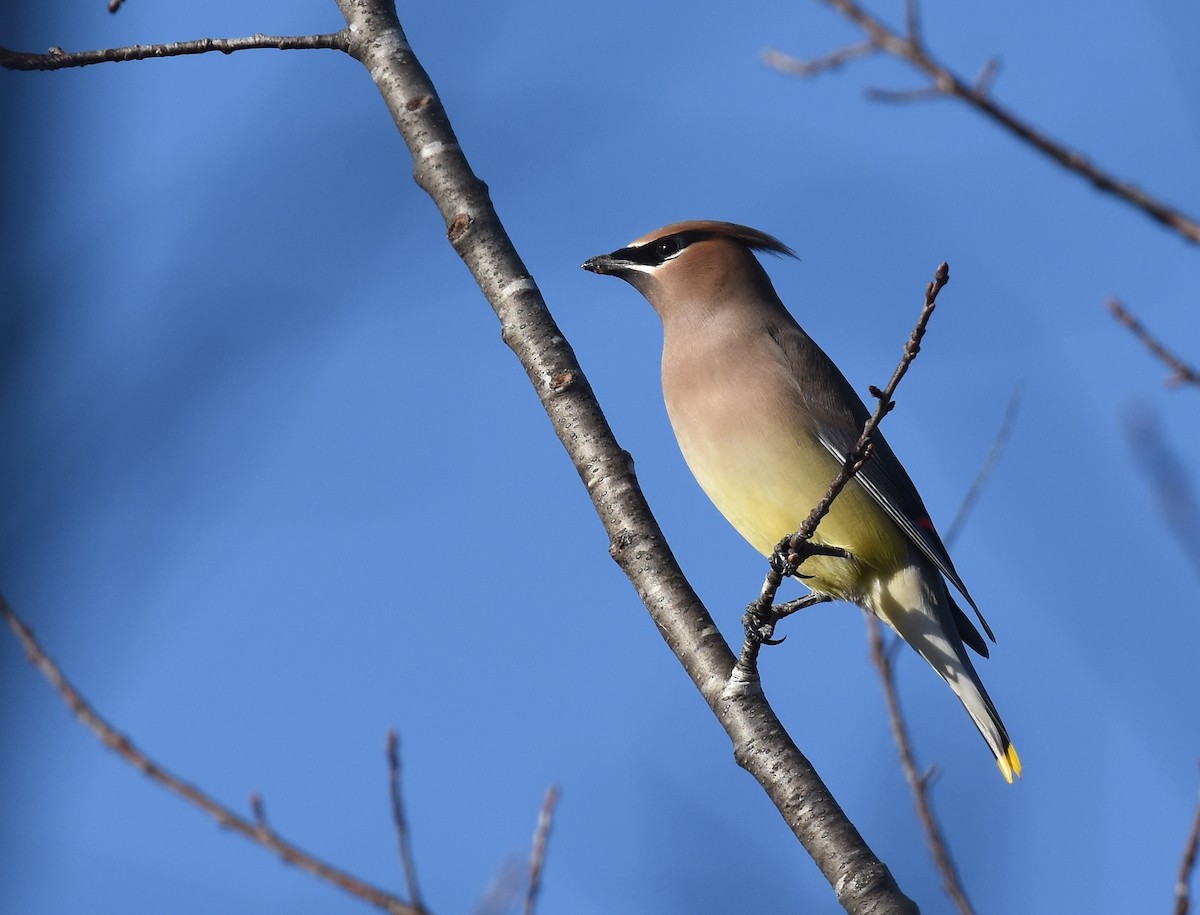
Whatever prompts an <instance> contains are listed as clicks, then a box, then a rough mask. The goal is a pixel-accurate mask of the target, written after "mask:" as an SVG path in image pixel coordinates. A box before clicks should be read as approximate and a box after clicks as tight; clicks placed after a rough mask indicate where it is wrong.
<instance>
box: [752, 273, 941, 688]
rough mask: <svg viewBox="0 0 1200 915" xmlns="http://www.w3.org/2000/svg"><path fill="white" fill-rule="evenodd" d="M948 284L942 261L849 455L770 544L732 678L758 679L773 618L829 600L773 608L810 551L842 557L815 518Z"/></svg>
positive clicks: (850, 468)
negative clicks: (794, 526)
mask: <svg viewBox="0 0 1200 915" xmlns="http://www.w3.org/2000/svg"><path fill="white" fill-rule="evenodd" d="M948 282H950V265H949V264H947V263H945V262H943V263H942V264H941V265H939V266H938V269H937V273H936V274H934V278H933V281H932V282H931V283H929V284H928V285H927V286H926V287H925V305H924V307H923V308H922V309H921V315H920V317H918V318H917V323H916V326H915V327H913V330H912V334H910V335H909V338H908V340H907V341H906V342H905V344H904V352H903V353H902V354H901V356H900V362H899V363H898V364H897V365H896V370H895V371H894V372H892V377H891V380H889V381H888V383H887V387H885V388H884V389H883V390H882V391H881V390H879V388H877V387H875V385H871V387H870V391H871V394H872V396H873V397H875V399H876V401H877V404H876V407H875V412H874V413H872V414H871V416H870V417H869V418H868V419H867V421H866V423H865V424H864V425H863V430H862V433H861V434H860V435H859V436H858V441H857V442H856V443H855V445H854V447H853V448H851V449H850V453H849V454H847V455H846V458H845V460H844V461H843V462H842V469H841V470H840V471H838V474H837V476H836V477H834V478H833V481H832V482H831V483H830V484H829V488H828V489H826V490H825V495H824V496H822V497H821V501H820V502H818V503H817V504H816V506H815V507H814V508H813V510H812V511H811V512H809V514H808V517H807V518H805V519H804V521H803V523H802V524H801V525H800V528H799V530H797V531H796V533H794V534H789V535H788V536H787V537H784V538H783V539H782V540H780V541H779V545H778V546H777V547H776V548H775V555H774V556H773V557H772V559H771V568H770V570H769V571H768V572H767V577H766V580H765V581H764V582H763V586H762V590H761V591H760V592H759V596H758V599H757V600H755V601H754V602H753V603H752V604H751V605H750V606H749V608H747V611H746V619H745V622H746V639H745V641H744V642H743V643H742V650H741V653H740V654H739V655H738V662H737V667H736V669H735V671H734V680H735V681H737V682H754V681H756V680H757V679H758V673H757V664H758V653H759V648H760V646H761V645H763V644H772V639H771V637H772V635H774V632H775V625H776V624H777V623H778V622H779V620H781V619H782V618H783V617H785V616H789V615H791V614H792V613H794V612H795V611H796V610H801V609H804V608H805V607H809V606H811V605H812V604H814V603H819V602H821V601H824V600H828V599H829V598H828V597H825V596H824V595H808V596H806V597H804V598H801V599H800V600H799V601H793V602H792V603H790V604H784V605H782V606H779V607H776V606H774V601H775V594H776V592H777V591H778V590H779V586H780V585H781V584H782V583H783V579H784V578H786V577H787V576H789V575H792V574H794V573H795V572H796V570H797V569H798V568H799V567H800V566H801V565H802V564H803V563H804V560H805V559H808V558H809V557H810V556H815V555H822V556H829V555H836V556H842V555H845V554H844V553H843V552H842V551H841V550H839V549H837V548H836V547H828V546H824V545H822V544H815V543H813V542H812V538H813V535H814V534H815V533H816V531H817V525H818V524H820V523H821V519H822V518H824V517H825V516H826V515H827V514H829V509H830V507H831V506H832V505H833V500H834V499H836V498H837V497H838V495H839V494H840V493H841V491H842V490H843V489H845V488H846V484H847V483H849V482H850V480H851V479H853V478H854V476H855V475H856V474H857V473H858V472H859V471H860V470H861V469H862V467H863V465H864V464H865V463H866V462H867V461H868V460H870V458H871V451H872V443H871V438H872V436H873V435H874V434H875V430H876V429H878V428H879V424H880V423H881V422H883V418H884V417H885V416H887V415H888V413H890V412H891V411H892V409H893V408H894V407H895V406H896V403H895V401H893V400H892V395H894V394H895V393H896V388H897V387H898V386H899V385H900V381H901V379H903V378H904V376H905V374H906V373H907V372H908V367H909V366H910V365H912V362H913V360H914V359H916V358H917V353H919V352H920V351H921V340H922V339H924V337H925V328H926V327H927V326H928V325H929V319H930V318H931V317H933V310H934V309H935V308H936V307H937V297H938V293H939V292H941V291H942V288H943V287H944V286H945V285H946V284H947V283H948Z"/></svg>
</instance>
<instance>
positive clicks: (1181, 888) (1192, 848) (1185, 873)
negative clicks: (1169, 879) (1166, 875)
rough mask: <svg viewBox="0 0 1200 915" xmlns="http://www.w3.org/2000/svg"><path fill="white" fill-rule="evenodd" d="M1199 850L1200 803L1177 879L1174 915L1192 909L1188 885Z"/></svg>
mask: <svg viewBox="0 0 1200 915" xmlns="http://www.w3.org/2000/svg"><path fill="white" fill-rule="evenodd" d="M1198 850H1200V803H1197V805H1196V814H1195V816H1193V817H1192V828H1191V829H1190V830H1189V831H1188V837H1187V841H1186V842H1185V843H1184V846H1183V860H1181V861H1180V862H1179V876H1178V877H1176V878H1175V909H1174V915H1187V913H1188V910H1189V909H1190V908H1191V905H1192V900H1191V894H1190V892H1189V890H1188V884H1189V883H1191V880H1192V871H1194V870H1195V869H1196V856H1197V851H1198Z"/></svg>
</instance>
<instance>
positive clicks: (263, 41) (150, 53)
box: [0, 10, 350, 70]
mask: <svg viewBox="0 0 1200 915" xmlns="http://www.w3.org/2000/svg"><path fill="white" fill-rule="evenodd" d="M113 12H116V10H113ZM349 45H350V34H349V32H348V31H347V30H346V29H342V31H340V32H331V33H329V34H327V35H249V36H247V37H245V38H198V39H196V40H195V41H173V42H170V43H168V44H135V45H131V46H129V47H126V48H105V49H103V50H99V51H71V52H67V51H64V50H63V49H62V48H51V49H50V51H49V52H48V53H46V54H28V53H25V52H23V51H11V50H9V49H8V48H0V67H3V68H4V69H6V70H65V69H67V68H68V67H87V66H90V65H91V64H104V63H124V62H125V61H127V60H149V59H151V58H158V57H183V56H186V55H189V54H209V53H211V52H213V51H220V52H221V53H222V54H232V53H234V52H235V51H250V50H254V49H257V48H273V49H275V50H278V51H317V50H331V51H347V50H348V49H349Z"/></svg>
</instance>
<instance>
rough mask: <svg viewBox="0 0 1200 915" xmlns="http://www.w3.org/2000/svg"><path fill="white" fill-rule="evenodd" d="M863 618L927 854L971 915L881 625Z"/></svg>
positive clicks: (961, 908) (953, 899) (953, 896)
mask: <svg viewBox="0 0 1200 915" xmlns="http://www.w3.org/2000/svg"><path fill="white" fill-rule="evenodd" d="M866 617H867V641H868V643H869V644H870V646H871V663H872V664H874V665H875V669H876V671H878V672H879V679H880V680H881V681H882V683H883V695H884V699H885V700H886V702H887V710H888V721H889V722H890V723H891V726H892V739H893V740H894V741H895V743H896V750H897V751H898V752H899V754H900V771H901V772H903V773H904V780H905V781H906V782H908V787H909V789H910V790H911V791H912V795H913V801H914V803H915V804H916V808H917V819H918V820H920V822H921V829H922V830H923V831H924V833H925V841H926V844H927V845H928V846H929V854H930V856H931V857H932V858H933V863H934V865H935V866H936V867H937V869H938V874H940V875H941V878H942V889H944V890H945V891H946V895H947V896H949V897H950V901H951V902H953V903H954V905H955V907H956V908H957V909H958V910H959V912H961V913H962V915H972V913H973V912H974V909H972V908H971V902H970V900H969V899H968V898H967V891H966V890H965V889H964V888H963V885H962V880H961V879H960V877H959V876H958V868H957V867H955V866H954V859H953V858H951V857H950V851H949V845H948V844H947V843H946V837H945V836H944V835H942V828H941V826H940V825H939V823H938V821H937V817H935V816H934V814H933V805H932V804H931V803H930V800H929V785H930V782H931V781H932V778H933V775H934V770H932V769H931V770H929V771H928V772H925V773H924V774H922V773H920V772H918V771H917V760H916V757H915V756H914V755H913V750H912V744H911V743H910V741H909V739H908V727H907V725H906V724H905V722H904V713H903V712H902V711H901V709H900V696H899V694H898V692H897V690H896V674H895V670H894V668H893V667H892V659H891V657H890V653H889V651H888V648H887V646H886V645H885V644H884V640H883V626H882V625H881V624H880V622H879V619H878V617H876V616H875V615H874V614H873V613H868V614H866Z"/></svg>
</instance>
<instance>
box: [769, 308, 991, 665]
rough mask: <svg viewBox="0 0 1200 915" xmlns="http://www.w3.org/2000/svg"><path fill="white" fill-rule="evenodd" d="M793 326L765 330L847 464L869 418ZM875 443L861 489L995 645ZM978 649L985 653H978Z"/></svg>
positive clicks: (894, 464) (906, 480)
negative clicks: (962, 600) (942, 579)
mask: <svg viewBox="0 0 1200 915" xmlns="http://www.w3.org/2000/svg"><path fill="white" fill-rule="evenodd" d="M789 323H790V326H788V325H784V324H777V325H776V326H773V327H768V328H766V330H767V332H768V333H769V334H770V335H771V336H772V337H773V338H774V340H775V341H776V343H777V344H778V345H779V347H780V349H781V350H782V352H783V355H784V357H785V358H786V359H787V361H788V363H789V365H790V366H791V368H792V371H793V373H794V374H795V376H796V378H797V380H798V381H799V383H800V395H801V396H802V397H803V398H804V399H805V402H806V403H807V405H808V407H809V409H810V411H811V412H812V416H813V420H814V422H815V425H816V431H817V437H818V439H819V440H820V442H821V444H822V445H824V446H825V448H826V449H827V450H828V451H829V453H830V454H832V455H833V456H834V458H836V459H837V460H838V462H839V463H840V462H843V461H845V460H846V455H847V454H849V453H850V451H851V450H852V449H853V448H854V445H855V443H856V442H857V441H858V437H859V435H861V434H862V428H863V426H864V425H865V424H866V421H867V419H868V418H869V417H870V413H868V412H867V408H866V406H865V405H864V404H863V402H862V399H861V398H860V397H859V396H858V394H857V393H856V392H855V391H854V388H852V387H851V386H850V382H848V381H847V380H846V377H845V376H844V375H843V374H842V373H841V371H840V370H839V369H838V367H837V366H836V365H835V364H834V363H833V361H832V360H831V359H830V358H829V357H828V356H826V355H825V352H824V351H823V350H822V349H821V348H820V347H819V346H817V344H816V343H815V342H814V341H813V339H812V338H811V337H809V336H808V334H806V333H805V332H804V331H803V329H801V328H800V326H799V325H797V324H795V323H794V322H789ZM873 439H874V442H875V453H874V455H873V456H872V457H871V459H870V460H868V461H867V462H866V463H865V464H864V465H863V467H862V469H861V470H860V471H859V472H858V477H857V479H858V481H859V483H861V484H862V487H863V488H864V489H865V490H866V491H867V492H869V493H870V494H871V496H872V497H873V498H874V499H875V501H876V502H878V503H879V505H880V507H881V508H882V509H883V510H884V511H885V512H887V514H888V516H889V517H890V518H891V519H892V520H893V521H895V522H896V525H897V526H898V527H899V528H900V529H901V530H902V531H904V534H905V536H907V537H908V539H909V540H910V541H911V542H912V543H913V544H914V545H915V546H916V547H917V548H918V549H919V550H920V551H921V552H922V553H924V554H925V556H926V557H928V559H929V561H930V562H932V563H933V564H934V565H935V566H936V567H937V569H938V571H939V572H941V573H942V574H943V575H944V576H946V579H947V580H948V581H949V582H950V584H952V585H954V587H955V588H956V589H957V590H958V591H959V592H960V593H961V594H962V596H963V597H965V598H966V599H967V603H969V604H970V605H971V609H972V610H974V611H975V615H976V616H977V617H978V618H979V622H980V625H982V626H983V630H984V632H986V633H987V636H988V638H989V639H991V640H992V641H993V642H994V641H996V637H995V636H994V635H993V634H992V630H991V627H990V626H988V624H987V620H985V619H984V618H983V614H982V613H980V612H979V607H977V606H976V604H975V600H974V598H972V597H971V594H970V592H969V591H968V590H967V586H966V585H965V584H963V580H962V579H961V578H960V577H959V574H958V572H957V571H956V570H955V568H954V563H953V562H951V560H950V556H949V554H948V553H947V552H946V547H945V545H944V544H943V543H942V538H941V537H939V536H938V533H937V530H936V529H935V528H934V526H933V522H932V521H930V520H929V511H928V509H926V508H925V503H924V502H922V501H921V496H920V495H919V494H918V493H917V488H916V486H914V485H913V482H912V479H911V478H910V477H909V475H908V473H907V472H906V471H905V469H904V466H903V465H902V464H901V463H900V460H899V459H898V458H897V457H896V455H895V452H893V451H892V449H891V446H890V445H888V443H887V439H885V438H884V437H883V434H882V433H881V432H880V431H879V430H876V431H875V434H874V436H873ZM952 604H953V602H952ZM954 609H955V611H956V615H955V622H956V624H957V626H958V629H959V631H960V634H962V636H963V641H964V642H966V643H967V644H968V645H970V646H971V647H972V648H974V649H975V650H976V651H978V652H979V653H980V654H982V655H984V656H986V655H987V651H986V647H987V646H986V644H985V643H984V642H983V639H982V638H980V636H979V634H978V633H977V632H975V629H974V626H972V625H971V622H970V620H968V619H967V617H966V615H965V614H963V612H962V611H961V610H959V609H958V607H957V606H955V607H954ZM964 624H965V625H964ZM964 629H967V630H969V632H970V634H971V636H973V638H972V637H969V636H968V635H967V634H965V633H963V630H964ZM980 646H982V647H983V649H984V650H983V651H980Z"/></svg>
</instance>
